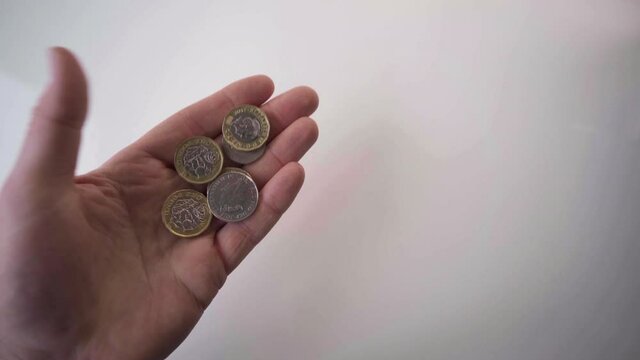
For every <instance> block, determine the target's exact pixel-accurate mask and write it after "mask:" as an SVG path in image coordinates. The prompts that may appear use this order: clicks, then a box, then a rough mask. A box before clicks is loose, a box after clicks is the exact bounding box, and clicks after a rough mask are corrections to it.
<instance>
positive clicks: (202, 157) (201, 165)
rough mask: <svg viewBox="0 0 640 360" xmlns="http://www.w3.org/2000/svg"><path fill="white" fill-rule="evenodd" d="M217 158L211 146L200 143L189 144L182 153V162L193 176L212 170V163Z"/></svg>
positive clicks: (199, 175) (197, 176)
mask: <svg viewBox="0 0 640 360" xmlns="http://www.w3.org/2000/svg"><path fill="white" fill-rule="evenodd" d="M217 160H218V155H217V154H215V153H214V152H213V151H212V150H211V148H209V147H206V146H204V145H201V144H194V145H192V146H189V147H188V148H187V149H186V150H185V152H184V155H182V163H183V164H184V168H185V170H187V171H188V172H189V173H190V174H191V175H193V177H195V178H201V177H204V176H207V174H210V173H211V171H213V165H214V163H215V162H216V161H217Z"/></svg>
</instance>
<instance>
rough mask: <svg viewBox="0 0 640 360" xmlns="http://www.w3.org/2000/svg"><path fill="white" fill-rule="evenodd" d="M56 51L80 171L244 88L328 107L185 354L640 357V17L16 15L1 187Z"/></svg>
mask: <svg viewBox="0 0 640 360" xmlns="http://www.w3.org/2000/svg"><path fill="white" fill-rule="evenodd" d="M51 45H63V46H67V47H70V48H71V49H72V50H74V51H75V52H76V53H77V54H78V56H79V57H80V59H81V61H82V62H83V64H84V66H85V69H86V70H87V72H88V74H89V78H90V81H91V109H90V115H89V116H90V117H89V121H88V123H87V126H86V129H85V136H84V142H83V144H82V154H81V157H80V169H79V171H80V172H84V171H88V170H90V169H92V168H94V167H96V166H99V165H100V164H101V163H102V162H104V161H105V160H106V159H108V158H109V157H110V156H111V155H112V154H114V153H115V152H116V151H117V150H119V149H120V148H122V147H124V146H126V145H127V144H129V143H130V142H132V141H133V140H134V139H136V138H138V137H139V136H140V135H141V134H143V133H144V132H145V131H146V130H148V129H149V128H151V127H152V126H154V125H155V124H157V123H158V122H159V121H161V120H162V119H164V118H166V117H167V116H168V115H170V114H172V113H173V112H175V111H176V110H178V109H180V108H181V107H183V106H185V105H187V104H189V103H191V102H193V101H195V100H197V99H199V98H201V97H204V96H206V95H208V94H209V93H211V92H213V91H215V90H216V89H218V88H220V87H221V86H223V85H225V84H226V83H228V82H230V81H232V80H235V79H238V78H241V77H244V76H247V75H251V74H255V73H265V74H268V75H270V76H271V77H272V78H273V79H274V80H275V82H276V87H277V91H278V92H280V91H284V90H286V89H287V88H290V87H292V86H295V85H301V84H306V85H311V86H313V87H314V88H316V89H317V91H318V92H319V94H320V98H321V106H320V109H319V111H318V112H317V113H316V115H315V116H314V117H315V119H316V120H317V121H318V123H319V126H320V140H319V142H318V144H317V145H316V146H315V147H314V149H313V150H312V151H311V152H310V153H309V154H308V156H307V157H306V158H305V159H304V160H303V165H305V167H306V169H307V182H306V185H305V187H304V188H303V191H302V193H301V194H300V196H299V199H298V201H297V202H296V203H295V204H294V206H293V207H292V208H291V210H290V212H289V213H288V214H287V215H286V216H285V217H284V219H283V221H282V222H281V223H280V224H279V225H278V226H277V227H276V228H275V229H274V231H273V232H272V234H270V235H269V236H268V237H267V238H266V239H265V240H264V242H263V243H262V244H261V245H260V246H259V247H258V248H257V249H256V250H255V251H254V252H253V253H252V254H251V255H250V256H249V257H248V258H247V260H246V261H245V262H244V263H243V265H242V266H241V267H240V268H239V269H238V270H237V271H236V272H234V273H233V274H232V275H231V277H230V278H229V280H228V281H227V283H226V284H225V287H224V289H223V290H222V291H221V292H220V293H219V294H218V296H217V297H216V299H215V300H214V302H213V304H212V305H211V307H210V308H209V309H208V310H207V311H206V313H205V315H204V317H203V318H202V320H201V321H200V323H199V324H198V325H197V326H196V328H195V329H194V331H193V332H192V334H191V335H190V336H189V337H188V339H187V340H186V341H185V342H184V344H183V345H182V346H181V347H180V348H178V350H176V352H175V353H174V354H173V355H172V356H171V357H170V359H171V360H186V359H392V358H393V359H455V360H460V359H473V360H479V359H480V360H482V359H563V360H566V359H580V360H584V359H632V358H638V356H639V354H640V309H639V307H638V305H640V300H639V299H640V271H639V270H640V225H638V221H639V220H640V4H638V3H637V2H635V1H631V0H629V1H624V0H581V1H579V0H566V1H551V0H546V1H534V0H529V1H498V0H493V1H492V0H485V1H478V0H429V1H407V0H395V1H387V2H383V1H370V0H369V1H365V0H361V1H334V0H328V1H326V0H325V1H314V2H304V1H293V0H291V1H288V0H273V1H258V0H255V1H225V2H222V1H173V2H168V1H135V2H134V1H108V2H107V1H104V2H98V1H76V2H71V1H12V2H7V1H6V0H0V49H1V50H0V180H1V179H3V178H4V177H5V176H6V175H7V173H8V171H9V170H10V167H11V165H12V164H13V161H14V159H15V157H16V154H17V151H18V148H19V144H20V142H21V140H22V136H23V133H24V129H25V125H26V123H27V121H28V118H29V113H30V108H31V106H32V104H33V103H34V101H35V100H36V98H37V96H38V93H39V91H40V89H41V88H42V86H43V84H44V83H45V78H46V58H45V49H46V47H48V46H51Z"/></svg>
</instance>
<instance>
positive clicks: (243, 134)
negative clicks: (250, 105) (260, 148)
mask: <svg viewBox="0 0 640 360" xmlns="http://www.w3.org/2000/svg"><path fill="white" fill-rule="evenodd" d="M231 132H232V133H233V135H234V136H235V137H236V138H238V139H240V140H241V141H242V142H246V143H248V142H251V141H253V140H255V139H256V138H257V137H258V135H259V134H260V122H259V121H258V120H257V119H256V118H254V117H251V116H242V117H238V118H235V119H233V121H232V122H231Z"/></svg>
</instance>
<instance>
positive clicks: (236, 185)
mask: <svg viewBox="0 0 640 360" xmlns="http://www.w3.org/2000/svg"><path fill="white" fill-rule="evenodd" d="M207 200H208V202H209V208H210V209H211V212H212V213H213V215H214V216H215V217H217V218H218V219H221V220H224V221H230V222H232V221H240V220H244V219H246V218H247V217H249V216H250V215H251V214H252V213H253V212H254V211H255V209H256V207H257V206H258V188H257V187H256V184H255V183H254V182H253V180H251V178H249V177H248V176H246V175H243V174H240V173H236V172H228V173H224V174H222V175H220V176H218V177H217V178H216V179H215V180H214V181H213V182H212V183H211V184H209V187H208V189H207Z"/></svg>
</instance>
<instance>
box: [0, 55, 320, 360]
mask: <svg viewBox="0 0 640 360" xmlns="http://www.w3.org/2000/svg"><path fill="white" fill-rule="evenodd" d="M54 70H57V73H56V76H54V83H53V85H51V87H50V89H49V90H48V92H47V93H46V95H45V96H44V97H43V99H42V101H41V105H40V107H39V110H38V111H36V116H35V117H34V121H33V125H32V128H31V130H30V133H29V136H28V137H27V142H26V144H25V148H24V151H23V155H22V156H21V158H20V159H19V161H18V165H17V166H16V169H15V170H14V172H13V173H12V174H11V176H10V178H9V180H8V181H7V183H6V184H5V188H4V189H3V191H2V193H1V194H0V197H2V199H0V200H1V202H0V225H1V226H2V228H3V235H2V238H0V245H2V246H3V248H2V249H3V251H2V254H0V284H2V285H3V286H4V288H5V289H7V290H6V291H5V292H3V294H4V295H2V294H0V316H1V317H2V318H3V320H4V319H6V321H3V323H2V324H0V354H5V356H6V354H8V355H14V356H16V357H18V356H23V355H28V356H42V357H44V358H56V357H59V358H70V357H74V356H75V357H80V358H83V357H89V358H118V359H146V358H158V357H161V356H166V355H167V354H168V353H170V352H171V351H172V350H173V349H174V348H175V347H176V346H177V345H178V344H179V343H180V342H181V341H182V340H183V339H184V337H185V336H186V335H187V334H188V333H189V331H190V330H191V329H192V328H193V326H194V325H195V323H196V322H197V320H198V319H199V317H200V316H201V315H202V312H203V311H204V309H205V308H206V306H207V305H208V304H209V303H210V301H211V300H212V299H213V297H214V296H215V295H216V293H217V291H218V290H219V289H220V287H221V286H222V285H223V283H224V282H225V279H226V277H227V275H228V274H229V273H230V272H231V271H232V270H233V269H234V268H235V267H236V266H237V265H238V263H239V262H240V261H241V260H242V259H243V258H244V257H245V256H246V255H247V254H248V252H249V251H250V250H251V249H252V248H253V246H255V244H256V243H257V242H258V241H259V240H260V239H261V238H262V237H264V235H266V233H267V232H268V231H269V229H270V228H271V227H272V226H273V225H274V224H275V222H276V221H277V220H278V218H279V217H280V215H281V214H282V213H283V212H284V211H285V210H286V208H287V207H288V206H289V205H290V203H291V202H292V201H293V199H294V197H295V195H296V194H297V192H298V190H299V189H300V186H301V185H302V181H303V178H304V172H303V170H302V168H301V167H300V165H298V164H296V163H289V162H291V161H294V162H295V161H297V160H298V159H299V158H300V157H301V156H302V155H303V154H304V153H305V152H306V151H307V150H308V149H309V147H310V146H311V145H312V144H313V143H314V142H315V139H316V138H317V128H316V126H315V123H314V122H313V120H311V119H309V118H306V117H305V116H308V115H310V114H311V113H312V112H313V111H314V110H315V108H316V107H317V97H316V95H315V93H314V92H313V91H312V90H310V89H308V88H296V89H293V90H291V91H289V92H287V93H285V94H283V95H281V96H279V97H276V98H274V99H272V100H270V101H269V102H267V103H266V104H265V105H263V109H264V110H265V112H267V113H268V114H269V115H270V118H271V121H272V129H273V130H272V132H273V135H274V136H273V140H272V141H271V142H270V144H269V147H268V150H267V152H266V153H265V155H264V156H263V158H261V159H260V160H259V161H257V162H256V163H254V164H251V165H249V166H246V167H245V169H246V170H247V171H249V172H251V174H252V176H253V177H254V179H255V181H256V183H257V185H258V187H259V188H261V201H260V204H259V206H258V209H257V210H256V213H255V214H254V215H253V216H251V217H250V218H249V219H247V220H245V221H243V222H240V223H235V224H227V225H224V224H223V223H219V222H215V221H214V223H213V224H212V226H211V228H210V229H209V230H208V231H207V232H205V233H204V234H202V235H200V236H198V237H196V238H192V239H178V238H176V237H175V236H174V235H172V234H170V233H169V232H168V231H167V230H166V229H165V228H164V226H163V224H162V221H161V218H160V215H159V214H160V209H161V207H162V204H163V202H164V200H165V198H166V196H167V195H168V194H170V193H171V192H173V191H175V190H177V189H181V188H188V187H193V186H190V185H189V184H187V183H186V182H184V181H183V180H182V179H181V178H180V177H179V176H178V175H177V174H176V172H175V170H174V169H173V168H172V164H171V158H172V155H173V151H174V150H175V147H176V145H177V144H178V143H179V142H180V141H181V140H183V139H185V138H187V137H189V136H195V135H207V136H211V137H216V136H217V135H218V134H219V128H220V126H219V125H220V119H221V118H222V116H223V115H224V113H226V112H227V111H228V110H229V109H230V108H231V107H233V106H234V105H238V104H241V103H253V104H256V105H260V104H262V103H263V102H265V101H266V100H267V99H268V98H269V97H270V96H271V93H272V91H273V85H272V83H271V81H270V80H269V79H268V78H266V77H263V76H257V77H252V78H247V79H245V80H241V81H239V82H236V83H234V84H232V85H230V86H228V87H227V88H225V89H223V90H222V91H220V92H219V93H216V94H214V95H212V96H210V97H208V98H205V99H203V100H201V101H200V102H198V103H196V104H194V105H192V106H190V107H188V108H186V109H185V110H183V111H181V112H179V113H177V114H176V115H174V116H172V117H171V118H169V119H168V120H166V121H165V122H163V123H162V124H160V125H159V126H158V127H156V128H155V129H153V130H151V131H150V132H149V133H148V134H147V135H145V136H144V137H143V138H141V139H140V140H139V141H137V142H136V143H134V144H132V145H130V146H129V147H127V148H126V149H124V150H123V151H121V152H120V153H119V154H117V155H116V156H115V157H113V158H112V159H111V160H109V161H108V162H107V163H106V164H105V165H103V166H102V167H101V168H99V169H97V170H95V171H93V172H91V173H89V174H87V175H83V176H79V177H75V178H74V177H73V168H74V167H75V153H76V152H77V147H78V145H77V140H79V129H80V127H81V124H82V119H83V118H84V112H85V109H86V98H83V96H73V95H74V94H78V93H80V94H83V93H85V91H84V88H83V87H84V86H85V85H84V78H83V77H82V72H81V70H80V69H79V67H78V66H77V64H76V63H75V60H74V59H73V57H72V55H70V54H69V53H68V52H66V51H64V50H61V49H58V50H56V51H55V53H54ZM70 94H71V95H70ZM76 133H77V134H76ZM74 136H76V137H77V139H76V140H75V142H74ZM30 140H31V141H34V142H35V145H34V143H31V144H30V143H29V141H30ZM53 150H54V151H55V153H54V154H53V155H52V153H51V152H52V151H53ZM69 170H70V171H69ZM199 189H200V190H202V188H199Z"/></svg>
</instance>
